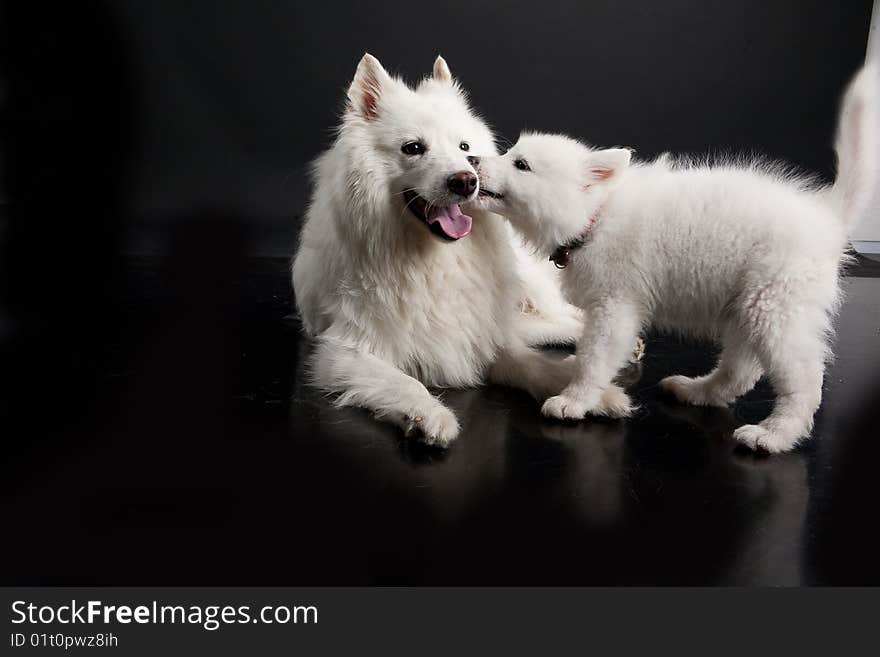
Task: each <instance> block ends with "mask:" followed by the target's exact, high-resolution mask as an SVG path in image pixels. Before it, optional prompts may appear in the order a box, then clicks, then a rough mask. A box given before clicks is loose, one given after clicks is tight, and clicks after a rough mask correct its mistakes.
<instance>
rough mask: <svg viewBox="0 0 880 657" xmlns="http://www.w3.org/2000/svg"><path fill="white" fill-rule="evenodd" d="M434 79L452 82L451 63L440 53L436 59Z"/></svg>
mask: <svg viewBox="0 0 880 657" xmlns="http://www.w3.org/2000/svg"><path fill="white" fill-rule="evenodd" d="M434 79H435V80H438V81H440V82H452V71H450V70H449V64H447V63H446V60H445V59H443V58H442V57H441V56H440V55H437V59H435V60H434Z"/></svg>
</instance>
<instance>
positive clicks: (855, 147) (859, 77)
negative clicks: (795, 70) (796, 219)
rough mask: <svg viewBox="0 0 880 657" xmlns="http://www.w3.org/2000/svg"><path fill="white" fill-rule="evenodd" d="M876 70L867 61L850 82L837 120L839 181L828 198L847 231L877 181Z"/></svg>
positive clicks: (836, 145) (868, 199) (856, 219)
mask: <svg viewBox="0 0 880 657" xmlns="http://www.w3.org/2000/svg"><path fill="white" fill-rule="evenodd" d="M877 105H878V103H877V69H876V68H875V67H874V66H872V65H870V64H868V65H866V66H865V67H864V68H862V70H861V71H859V72H858V73H857V74H856V76H855V77H854V78H853V80H852V82H850V83H849V87H847V90H846V93H845V94H844V95H843V101H842V103H841V107H840V118H839V119H838V123H837V139H836V141H835V143H834V148H835V150H836V151H837V180H835V182H834V186H833V187H832V188H831V191H830V195H829V200H830V201H831V204H832V205H833V207H834V209H835V210H836V211H837V213H838V216H839V217H840V218H841V221H842V222H843V225H844V228H845V229H846V231H847V233H848V232H849V231H850V229H852V227H853V225H854V224H855V223H856V222H857V221H858V219H859V217H860V216H861V214H862V212H864V210H865V209H866V207H867V205H868V204H869V203H870V202H871V198H872V197H873V194H874V189H875V187H876V186H877V182H878V169H880V166H878V159H880V157H878V155H880V140H878V132H880V131H878V124H877V122H878V113H877Z"/></svg>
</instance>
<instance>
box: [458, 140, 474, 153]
mask: <svg viewBox="0 0 880 657" xmlns="http://www.w3.org/2000/svg"><path fill="white" fill-rule="evenodd" d="M458 147H459V148H460V149H461V150H463V151H469V150H471V145H470V144H469V143H467V142H466V141H463V142H461V143H460V144H459V145H458Z"/></svg>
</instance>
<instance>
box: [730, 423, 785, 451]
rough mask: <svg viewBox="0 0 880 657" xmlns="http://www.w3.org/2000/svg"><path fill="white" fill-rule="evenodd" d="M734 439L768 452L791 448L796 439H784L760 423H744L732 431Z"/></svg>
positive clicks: (752, 447)
mask: <svg viewBox="0 0 880 657" xmlns="http://www.w3.org/2000/svg"><path fill="white" fill-rule="evenodd" d="M733 437H734V439H736V440H738V441H739V442H741V443H742V444H743V445H746V446H747V447H750V448H751V449H754V450H756V451H757V450H763V451H765V452H769V453H770V454H780V453H782V452H787V451H789V450H791V449H793V448H794V447H795V446H796V445H797V443H798V441H797V439H794V440H792V439H786V438H785V436H781V435H779V434H777V433H775V432H773V431H770V430H769V429H767V428H765V427H762V426H761V425H760V424H744V425H742V426H741V427H740V428H739V429H737V430H736V431H734V432H733Z"/></svg>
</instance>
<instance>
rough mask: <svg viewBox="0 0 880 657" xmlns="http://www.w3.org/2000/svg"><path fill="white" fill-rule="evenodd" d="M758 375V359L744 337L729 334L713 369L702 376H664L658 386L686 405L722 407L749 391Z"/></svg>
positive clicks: (760, 372)
mask: <svg viewBox="0 0 880 657" xmlns="http://www.w3.org/2000/svg"><path fill="white" fill-rule="evenodd" d="M761 374H762V371H761V365H760V364H759V363H758V358H757V356H756V355H755V353H754V351H753V350H752V348H751V347H749V345H748V344H747V343H746V341H745V337H744V336H742V335H731V336H729V337H728V338H727V339H726V340H725V343H724V350H723V351H722V352H721V358H720V359H719V360H718V365H717V366H716V367H715V369H714V370H712V371H711V372H709V373H708V374H706V375H705V376H697V377H689V376H682V375H681V374H677V375H675V376H667V377H666V378H665V379H663V380H662V381H660V387H661V388H663V389H664V390H666V391H667V392H670V393H672V394H673V395H675V397H676V398H677V399H678V400H679V401H681V402H684V403H685V404H693V405H695V406H722V407H723V406H727V405H728V404H730V403H731V402H733V401H734V400H735V399H736V398H737V397H739V396H740V395H744V394H745V393H747V392H748V391H749V390H751V389H752V388H753V387H754V386H755V383H757V382H758V379H760V378H761Z"/></svg>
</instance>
